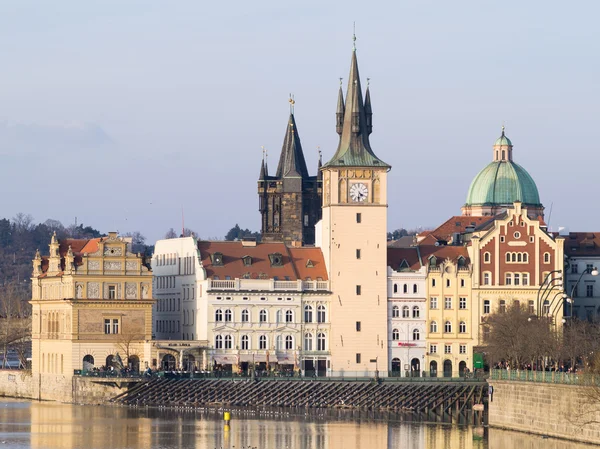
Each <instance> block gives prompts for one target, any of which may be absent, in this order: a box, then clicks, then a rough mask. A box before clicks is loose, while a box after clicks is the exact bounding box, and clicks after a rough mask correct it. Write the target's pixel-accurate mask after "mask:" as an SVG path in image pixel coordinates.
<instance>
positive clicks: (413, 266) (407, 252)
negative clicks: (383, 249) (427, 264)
mask: <svg viewBox="0 0 600 449" xmlns="http://www.w3.org/2000/svg"><path fill="white" fill-rule="evenodd" d="M404 260H406V263H407V264H408V269H409V270H411V271H417V270H418V269H420V268H421V261H420V259H419V248H418V247H411V248H394V247H388V250H387V264H388V267H390V268H392V270H396V271H401V270H402V268H401V265H402V261H404ZM405 269H406V268H405Z"/></svg>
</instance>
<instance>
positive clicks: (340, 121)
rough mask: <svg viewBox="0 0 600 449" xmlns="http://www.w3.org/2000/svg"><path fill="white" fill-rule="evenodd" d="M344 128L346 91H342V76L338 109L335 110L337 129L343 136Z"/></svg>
mask: <svg viewBox="0 0 600 449" xmlns="http://www.w3.org/2000/svg"><path fill="white" fill-rule="evenodd" d="M343 128H344V92H343V91H342V78H340V90H339V92H338V102H337V109H336V111H335V130H336V132H337V133H338V134H339V135H340V136H341V135H342V129H343Z"/></svg>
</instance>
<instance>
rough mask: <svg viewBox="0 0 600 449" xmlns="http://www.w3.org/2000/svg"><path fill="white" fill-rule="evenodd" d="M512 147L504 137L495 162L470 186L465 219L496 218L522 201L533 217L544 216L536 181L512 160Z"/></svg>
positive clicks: (498, 143)
mask: <svg viewBox="0 0 600 449" xmlns="http://www.w3.org/2000/svg"><path fill="white" fill-rule="evenodd" d="M512 153H513V144H512V142H511V141H510V139H509V138H508V137H506V135H505V134H504V127H502V135H501V136H500V137H499V138H498V139H497V140H496V142H495V143H494V147H493V161H492V162H491V163H489V164H488V165H487V166H486V167H485V168H484V169H483V170H481V171H480V172H479V173H478V174H477V176H475V179H473V182H472V183H471V186H470V187H469V193H468V194H467V201H466V203H465V205H464V206H463V207H462V214H463V215H466V216H488V215H489V216H492V215H497V214H499V213H501V212H503V211H504V210H506V209H507V208H509V207H513V203H515V202H516V201H520V202H521V203H522V204H523V207H524V208H526V209H527V215H528V216H529V217H531V218H536V217H540V216H541V217H542V218H543V216H544V206H543V205H542V203H541V202H540V195H539V193H538V189H537V186H536V185H535V182H534V181H533V178H532V177H531V176H530V175H529V173H527V170H525V169H524V168H523V167H521V166H520V165H519V164H517V163H515V162H514V161H513V154H512Z"/></svg>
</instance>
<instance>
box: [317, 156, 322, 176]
mask: <svg viewBox="0 0 600 449" xmlns="http://www.w3.org/2000/svg"><path fill="white" fill-rule="evenodd" d="M322 166H323V156H322V155H321V149H319V162H318V164H317V180H318V181H322V180H323V172H322V171H321V167H322Z"/></svg>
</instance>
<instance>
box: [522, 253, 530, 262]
mask: <svg viewBox="0 0 600 449" xmlns="http://www.w3.org/2000/svg"><path fill="white" fill-rule="evenodd" d="M528 259H529V256H528V255H527V253H523V262H527V261H528Z"/></svg>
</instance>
